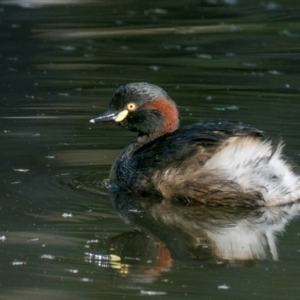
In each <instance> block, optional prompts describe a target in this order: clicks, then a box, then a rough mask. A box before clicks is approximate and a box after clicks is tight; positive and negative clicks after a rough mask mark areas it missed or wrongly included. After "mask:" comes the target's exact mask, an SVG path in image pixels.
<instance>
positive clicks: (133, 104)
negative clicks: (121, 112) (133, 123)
mask: <svg viewBox="0 0 300 300" xmlns="http://www.w3.org/2000/svg"><path fill="white" fill-rule="evenodd" d="M127 109H128V110H129V111H133V110H135V109H136V105H135V103H133V102H130V103H128V104H127Z"/></svg>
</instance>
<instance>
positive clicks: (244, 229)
mask: <svg viewBox="0 0 300 300" xmlns="http://www.w3.org/2000/svg"><path fill="white" fill-rule="evenodd" d="M262 212H263V214H262V216H261V217H259V218H257V219H255V218H253V219H252V218H250V219H247V218H245V219H241V220H240V221H238V222H237V224H236V226H235V227H227V228H226V227H223V228H219V229H218V230H207V231H206V234H207V236H208V237H209V238H210V239H211V241H212V242H213V243H214V246H215V249H216V250H215V251H216V255H217V256H218V257H219V258H221V259H226V260H229V261H233V260H252V259H258V260H264V259H267V258H268V259H272V260H278V253H277V246H276V236H277V235H278V234H279V233H282V232H283V231H284V229H285V226H286V225H287V223H288V222H289V221H290V220H291V219H293V218H294V217H295V216H297V215H299V212H300V204H299V203H297V204H292V205H286V206H281V207H274V208H271V207H270V208H264V209H262Z"/></svg>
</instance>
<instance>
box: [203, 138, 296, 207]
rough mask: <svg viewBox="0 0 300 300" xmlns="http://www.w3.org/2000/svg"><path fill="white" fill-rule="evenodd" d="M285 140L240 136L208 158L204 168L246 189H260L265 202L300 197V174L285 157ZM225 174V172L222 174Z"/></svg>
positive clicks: (269, 202) (275, 203)
mask: <svg viewBox="0 0 300 300" xmlns="http://www.w3.org/2000/svg"><path fill="white" fill-rule="evenodd" d="M282 148H283V145H282V143H280V144H278V145H277V146H276V147H275V146H273V145H272V143H271V142H270V141H266V140H265V141H261V140H260V139H257V138H252V137H244V138H237V139H236V140H234V141H233V142H231V143H230V144H229V145H228V146H226V147H225V148H224V149H222V150H221V151H220V152H219V153H217V154H215V155H214V156H213V157H212V158H211V159H209V160H208V161H207V162H206V163H205V165H204V167H203V169H205V170H208V171H209V170H211V171H217V172H218V173H219V174H220V176H224V177H225V178H224V179H226V180H232V181H234V182H236V183H238V184H240V186H241V187H242V188H243V189H244V190H245V191H246V190H253V191H258V192H260V193H261V194H262V195H263V197H264V200H265V201H266V203H265V204H266V205H267V206H270V205H281V204H285V203H289V202H293V201H296V200H298V199H300V177H299V176H298V175H296V174H295V173H294V172H293V171H292V168H291V166H290V165H289V164H288V163H287V162H286V161H285V160H284V159H283V158H282ZM221 174H222V175H221Z"/></svg>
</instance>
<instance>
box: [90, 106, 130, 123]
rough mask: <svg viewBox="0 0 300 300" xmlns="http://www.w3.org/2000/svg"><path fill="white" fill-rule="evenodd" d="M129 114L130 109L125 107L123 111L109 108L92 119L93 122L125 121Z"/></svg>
mask: <svg viewBox="0 0 300 300" xmlns="http://www.w3.org/2000/svg"><path fill="white" fill-rule="evenodd" d="M127 115H128V110H127V109H124V110H122V111H120V112H119V111H116V110H113V109H109V110H108V111H106V112H104V113H103V114H101V115H99V116H97V117H96V118H94V119H91V120H90V122H91V123H99V122H112V121H114V122H117V123H118V122H121V121H123V120H124V119H125V118H126V117H127Z"/></svg>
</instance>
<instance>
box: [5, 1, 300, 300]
mask: <svg viewBox="0 0 300 300" xmlns="http://www.w3.org/2000/svg"><path fill="white" fill-rule="evenodd" d="M299 13H300V4H299V3H298V2H297V1H292V0H291V1H259V2H256V3H253V1H246V0H244V1H238V0H236V1H225V0H224V1H218V0H216V1H209V0H207V1H201V2H199V1H191V0H190V1H185V2H184V3H182V2H179V1H164V2H161V1H159V2H158V1H152V2H151V3H147V2H142V1H135V0H132V1H128V2H124V1H113V2H111V1H96V0H95V1H92V0H91V1H71V0H70V1H51V0H49V1H41V0H40V1H21V0H18V1H13V0H11V1H2V2H1V3H0V25H1V26H0V37H1V43H0V65H1V69H0V72H1V78H0V86H1V89H0V99H1V115H0V118H1V130H0V135H1V144H0V153H1V162H0V166H1V175H0V182H1V187H2V188H1V192H0V199H1V200H0V207H1V209H0V216H1V222H0V226H1V231H0V266H1V271H0V289H1V297H0V298H1V299H20V298H21V299H40V298H43V299H48V298H49V299H53V297H56V298H57V299H69V298H70V299H71V298H72V299H98V298H102V299H123V298H130V299H131V298H139V297H143V298H145V297H150V296H152V297H154V298H156V299H167V298H169V299H183V298H185V299H196V298H197V299H198V298H200V297H201V298H202V299H241V298H243V299H253V298H256V299H275V298H276V299H283V298H284V299H297V298H298V295H299V287H298V280H297V279H298V278H299V275H300V274H299V268H298V264H299V261H300V258H299V255H300V252H299V251H300V249H299V240H300V233H299V229H298V228H299V219H298V217H297V216H298V214H299V205H297V204H295V205H293V206H287V207H284V208H272V209H267V210H266V209H261V210H254V211H244V210H242V211H231V210H230V209H225V208H224V209H220V210H218V209H216V210H211V209H206V208H197V209H191V208H183V207H182V208H178V207H176V206H174V207H172V206H168V205H167V204H166V203H157V202H156V201H155V199H132V198H129V199H128V198H126V197H125V196H124V195H116V196H115V197H112V196H109V195H108V194H107V191H106V189H105V188H104V186H103V184H102V181H103V180H104V179H105V178H107V176H108V172H109V169H110V165H111V163H112V162H113V160H114V158H115V157H116V155H117V153H118V152H119V151H120V150H121V149H122V148H124V146H125V145H127V144H128V143H129V142H130V140H131V139H132V138H133V136H134V135H133V134H132V133H130V132H127V131H125V130H122V129H120V128H118V127H115V126H113V125H105V126H97V125H95V124H90V123H89V122H88V120H89V119H91V118H92V117H94V116H96V115H97V114H98V113H99V112H101V111H103V110H105V109H106V108H107V105H108V101H109V99H110V97H111V95H112V93H113V91H114V89H115V88H116V87H117V86H119V85H120V84H124V83H128V82H133V81H148V82H151V83H154V84H157V85H159V86H161V87H163V88H164V89H166V90H167V91H168V93H169V94H170V95H171V96H172V98H173V99H174V100H175V101H176V103H177V104H178V105H179V108H180V115H181V124H182V125H184V124H188V123H192V122H196V121H198V120H203V119H211V118H226V119H231V120H238V121H243V122H245V123H250V124H252V125H253V126H256V127H259V128H260V129H262V130H264V131H265V132H266V133H267V135H268V136H270V137H273V138H275V139H276V138H280V137H283V139H284V140H285V142H286V144H287V146H286V149H285V153H286V154H287V155H288V156H289V157H291V159H292V160H294V161H295V162H296V163H298V164H300V159H299V154H300V151H299V138H300V134H299V131H298V110H299V88H300V85H299V82H300V81H299V79H300V76H299V69H300V68H299V67H300V63H299V62H300V61H299V45H300V22H299Z"/></svg>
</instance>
